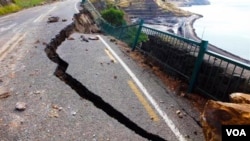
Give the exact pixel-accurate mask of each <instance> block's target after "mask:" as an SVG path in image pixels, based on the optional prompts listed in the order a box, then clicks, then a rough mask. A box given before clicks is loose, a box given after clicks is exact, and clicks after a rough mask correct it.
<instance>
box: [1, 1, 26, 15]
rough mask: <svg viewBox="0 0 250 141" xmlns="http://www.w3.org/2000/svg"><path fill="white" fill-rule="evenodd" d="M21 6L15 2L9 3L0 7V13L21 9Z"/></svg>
mask: <svg viewBox="0 0 250 141" xmlns="http://www.w3.org/2000/svg"><path fill="white" fill-rule="evenodd" d="M21 9H22V8H21V7H20V6H18V5H16V4H10V5H7V6H3V7H0V15H6V14H8V13H13V12H17V11H19V10H21Z"/></svg>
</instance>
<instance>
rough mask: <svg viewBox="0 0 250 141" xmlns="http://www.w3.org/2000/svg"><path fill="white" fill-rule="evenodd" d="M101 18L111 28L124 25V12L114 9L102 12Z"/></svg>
mask: <svg viewBox="0 0 250 141" xmlns="http://www.w3.org/2000/svg"><path fill="white" fill-rule="evenodd" d="M101 15H102V17H103V18H104V19H105V20H106V21H107V22H109V23H110V24H111V25H113V26H121V25H123V24H124V23H125V20H124V19H123V16H124V12H123V11H121V10H118V9H115V8H114V7H111V8H109V9H106V10H103V11H102V12H101Z"/></svg>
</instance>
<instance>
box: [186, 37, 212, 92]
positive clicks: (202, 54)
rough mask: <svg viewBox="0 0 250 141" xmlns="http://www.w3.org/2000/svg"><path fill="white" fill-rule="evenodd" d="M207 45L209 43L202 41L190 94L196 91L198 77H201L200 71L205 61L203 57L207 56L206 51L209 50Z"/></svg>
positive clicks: (192, 77)
mask: <svg viewBox="0 0 250 141" xmlns="http://www.w3.org/2000/svg"><path fill="white" fill-rule="evenodd" d="M207 45H208V41H204V40H202V42H201V44H200V50H199V54H198V57H197V59H196V61H195V66H194V69H193V73H192V76H191V80H190V81H189V87H188V93H191V92H192V91H193V89H194V86H195V83H196V80H197V76H198V75H199V71H200V68H201V64H202V61H203V57H204V55H205V51H206V50H207Z"/></svg>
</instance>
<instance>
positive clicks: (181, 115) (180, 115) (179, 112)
mask: <svg viewBox="0 0 250 141" xmlns="http://www.w3.org/2000/svg"><path fill="white" fill-rule="evenodd" d="M176 114H177V115H178V117H179V118H183V114H182V113H181V111H180V110H177V111H176Z"/></svg>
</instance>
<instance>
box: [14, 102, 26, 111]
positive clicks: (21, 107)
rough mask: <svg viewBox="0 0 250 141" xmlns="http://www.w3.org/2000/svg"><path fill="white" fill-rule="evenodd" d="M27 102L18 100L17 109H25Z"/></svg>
mask: <svg viewBox="0 0 250 141" xmlns="http://www.w3.org/2000/svg"><path fill="white" fill-rule="evenodd" d="M26 106H27V104H26V103H25V102H17V103H16V110H18V111H24V110H25V109H26Z"/></svg>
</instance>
